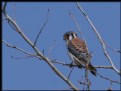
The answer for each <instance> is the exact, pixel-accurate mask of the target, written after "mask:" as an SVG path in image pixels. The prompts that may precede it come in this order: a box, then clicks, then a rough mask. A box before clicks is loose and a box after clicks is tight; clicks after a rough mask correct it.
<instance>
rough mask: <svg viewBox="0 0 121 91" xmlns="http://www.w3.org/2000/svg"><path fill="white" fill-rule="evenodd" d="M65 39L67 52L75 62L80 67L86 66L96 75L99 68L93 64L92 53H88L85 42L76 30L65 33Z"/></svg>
mask: <svg viewBox="0 0 121 91" xmlns="http://www.w3.org/2000/svg"><path fill="white" fill-rule="evenodd" d="M63 40H65V41H66V47H67V53H68V55H69V57H70V59H71V60H72V64H73V63H74V64H75V65H77V66H78V67H80V68H81V69H82V68H86V67H88V69H89V70H90V72H91V73H92V74H93V75H94V76H96V72H97V70H96V69H95V68H94V67H93V65H92V64H91V62H90V60H91V53H88V50H87V47H86V44H85V42H84V41H83V40H82V39H80V38H79V37H78V36H77V34H76V33H75V32H74V31H68V32H66V33H65V34H64V35H63Z"/></svg>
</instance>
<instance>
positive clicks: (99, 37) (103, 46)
mask: <svg viewBox="0 0 121 91" xmlns="http://www.w3.org/2000/svg"><path fill="white" fill-rule="evenodd" d="M76 4H77V6H78V9H79V10H80V11H81V12H82V14H83V15H84V16H85V18H86V19H87V21H88V22H89V24H90V25H91V27H92V29H93V30H94V32H95V34H96V36H97V38H98V39H99V41H100V43H101V44H102V49H103V52H104V55H105V56H106V58H107V59H108V60H109V62H110V64H111V66H112V67H113V70H114V71H115V72H116V73H118V74H119V75H121V73H120V71H119V70H118V69H117V68H116V67H115V66H114V64H113V61H112V60H111V58H110V56H109V55H108V53H107V51H106V46H105V44H104V42H103V40H102V37H101V36H100V34H99V33H98V31H97V30H96V28H95V26H94V25H93V23H92V22H91V20H90V19H89V18H88V16H87V14H86V13H85V12H84V10H83V9H82V7H81V6H80V5H79V3H78V2H76Z"/></svg>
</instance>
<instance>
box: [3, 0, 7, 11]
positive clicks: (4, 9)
mask: <svg viewBox="0 0 121 91" xmlns="http://www.w3.org/2000/svg"><path fill="white" fill-rule="evenodd" d="M6 6H7V1H6V2H5V4H4V6H3V9H2V10H3V11H6Z"/></svg>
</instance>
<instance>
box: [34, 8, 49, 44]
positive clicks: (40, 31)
mask: <svg viewBox="0 0 121 91" xmlns="http://www.w3.org/2000/svg"><path fill="white" fill-rule="evenodd" d="M49 11H50V10H49V9H48V12H47V17H46V21H45V23H44V24H43V26H42V28H41V29H40V31H39V33H38V35H37V37H36V40H35V42H34V45H36V43H37V40H38V38H39V36H40V34H41V32H42V30H43V29H44V27H45V26H46V24H47V23H48V17H49Z"/></svg>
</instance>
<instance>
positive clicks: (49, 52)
mask: <svg viewBox="0 0 121 91" xmlns="http://www.w3.org/2000/svg"><path fill="white" fill-rule="evenodd" d="M54 45H55V40H54V41H53V43H52V45H51V46H50V49H49V51H48V58H49V57H50V54H51V50H52V48H53V46H54Z"/></svg>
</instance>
